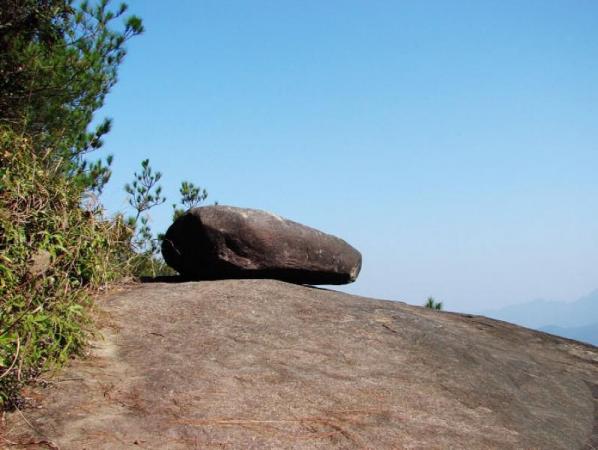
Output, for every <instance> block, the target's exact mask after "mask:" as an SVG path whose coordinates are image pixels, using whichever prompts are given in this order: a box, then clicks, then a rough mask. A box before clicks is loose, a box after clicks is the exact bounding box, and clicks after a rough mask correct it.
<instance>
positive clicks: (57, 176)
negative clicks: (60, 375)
mask: <svg viewBox="0 0 598 450" xmlns="http://www.w3.org/2000/svg"><path fill="white" fill-rule="evenodd" d="M51 155H52V152H51V151H47V152H46V153H45V154H42V155H40V154H38V153H37V152H36V151H35V150H34V148H33V146H32V143H31V140H30V139H28V138H25V137H20V136H15V135H14V133H12V132H11V131H7V130H0V167H2V169H1V170H0V298H1V299H2V303H1V304H0V330H1V331H0V366H1V367H2V369H3V370H2V371H1V372H0V403H1V404H2V405H3V406H5V407H10V406H14V405H15V402H17V398H18V397H17V392H18V391H17V388H18V387H19V386H20V385H21V384H22V383H24V382H27V381H28V380H31V379H32V378H34V377H36V376H37V375H38V374H39V373H40V371H42V370H46V369H50V368H53V367H56V366H58V365H60V364H62V363H63V362H64V361H65V360H66V358H67V357H68V356H69V355H70V354H71V353H76V352H78V351H79V350H80V349H81V348H82V345H83V344H84V342H85V340H86V338H87V337H88V335H89V332H90V327H89V326H88V325H89V316H88V312H87V310H88V308H87V307H88V306H89V293H90V292H93V291H97V290H99V289H102V288H103V287H104V286H106V285H107V283H109V282H111V281H114V280H116V279H119V278H120V277H122V276H123V275H126V274H127V273H128V270H129V269H128V268H129V266H130V265H129V261H130V259H131V257H132V254H131V246H130V240H131V229H130V228H129V227H127V226H126V225H125V223H124V222H123V220H122V219H119V218H116V219H114V220H106V219H105V218H103V217H102V214H101V210H100V209H99V208H93V207H92V206H89V207H87V208H85V207H82V205H81V198H82V194H83V191H82V188H81V185H80V184H79V183H78V182H77V180H76V179H74V178H69V177H65V176H63V174H62V173H61V172H60V170H54V169H55V168H56V167H55V164H56V163H55V162H52V161H49V159H51Z"/></svg>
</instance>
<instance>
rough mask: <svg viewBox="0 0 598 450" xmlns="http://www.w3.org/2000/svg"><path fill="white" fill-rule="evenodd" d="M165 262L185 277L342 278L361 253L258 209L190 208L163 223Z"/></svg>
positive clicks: (350, 276)
mask: <svg viewBox="0 0 598 450" xmlns="http://www.w3.org/2000/svg"><path fill="white" fill-rule="evenodd" d="M162 255H164V260H165V261H166V263H167V264H168V265H169V266H170V267H172V268H173V269H175V270H176V271H178V272H179V273H180V274H181V275H183V276H184V277H186V278H190V279H204V280H207V279H223V278H273V279H278V280H282V281H290V282H293V283H302V284H346V283H351V282H353V281H355V279H356V278H357V275H358V274H359V270H360V269H361V254H360V253H359V252H358V251H357V250H356V249H354V248H353V247H351V246H350V245H349V244H347V243H346V242H345V241H343V240H342V239H339V238H337V237H335V236H331V235H329V234H326V233H322V232H321V231H318V230H316V229H314V228H310V227H307V226H305V225H301V224H299V223H296V222H293V221H290V220H287V219H283V218H282V217H279V216H277V215H275V214H272V213H269V212H266V211H260V210H257V209H246V208H235V207H231V206H204V207H201V208H193V209H191V210H189V211H187V212H186V213H185V214H184V215H183V216H181V217H179V218H178V219H177V220H176V221H175V222H174V223H173V224H172V225H171V226H170V228H168V231H167V232H166V235H165V237H164V240H163V242H162Z"/></svg>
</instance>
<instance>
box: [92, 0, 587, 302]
mask: <svg viewBox="0 0 598 450" xmlns="http://www.w3.org/2000/svg"><path fill="white" fill-rule="evenodd" d="M127 3H129V5H130V12H131V13H135V14H138V15H139V16H141V18H142V19H143V21H144V25H145V28H146V32H145V34H144V35H143V36H142V37H140V38H137V39H135V40H134V41H133V42H131V43H130V45H129V46H128V48H129V54H128V56H127V58H126V60H125V63H124V65H123V66H122V69H121V72H120V76H119V83H118V84H117V85H116V87H115V88H114V90H113V92H112V93H111V94H110V95H109V97H108V99H107V104H106V106H105V108H104V109H103V110H102V111H101V113H100V114H99V115H98V118H100V117H101V116H103V115H106V116H109V117H112V118H113V119H114V127H113V131H112V132H111V133H110V135H109V136H108V137H107V138H106V144H105V149H104V150H102V154H114V156H115V161H114V170H113V172H114V173H113V177H112V180H111V182H110V183H109V185H108V186H107V188H106V190H105V193H104V196H103V201H104V203H105V204H106V206H107V208H108V211H109V212H110V213H114V212H115V211H117V210H125V209H126V201H125V194H124V191H123V185H124V184H125V183H126V182H128V181H130V179H131V178H132V174H133V172H134V171H135V170H138V167H139V163H140V161H141V160H142V159H144V158H149V159H150V160H151V163H152V166H153V167H154V168H155V169H157V170H160V171H162V172H163V173H164V178H163V180H162V186H163V187H164V191H165V194H166V196H167V197H168V201H167V202H166V204H165V205H163V206H162V207H161V208H160V209H157V210H155V211H152V224H153V229H154V231H155V232H163V231H165V229H166V227H167V226H168V225H169V223H170V218H171V207H170V205H171V203H173V202H175V201H177V200H178V195H177V191H178V186H179V183H180V182H181V181H183V180H188V181H192V182H194V183H196V184H199V185H200V186H202V187H205V188H207V190H208V191H209V193H210V196H209V198H208V203H213V202H214V201H215V200H217V201H219V202H220V203H221V204H230V205H235V206H242V207H251V208H258V209H265V210H269V211H272V212H275V213H277V214H280V215H282V216H285V217H287V218H289V219H292V220H295V221H298V222H301V223H304V224H306V225H309V226H312V227H315V228H318V229H321V230H322V231H325V232H329V233H332V234H335V235H337V236H339V237H341V238H343V239H345V240H346V241H348V242H349V243H350V244H352V245H353V246H355V247H356V248H357V249H359V250H360V251H361V252H362V254H363V270H362V273H361V275H360V277H359V279H358V280H357V282H356V283H355V284H353V285H351V286H347V287H343V288H341V289H342V290H346V291H348V292H351V293H356V294H360V295H365V296H371V297H378V298H386V299H396V300H402V301H406V302H408V303H414V304H422V303H424V301H425V299H426V298H427V297H428V296H434V297H435V298H436V299H438V300H440V301H443V302H444V304H445V305H446V307H447V309H449V310H460V311H479V310H482V309H492V308H500V307H502V306H504V305H507V304H516V303H521V302H527V301H531V300H533V299H537V298H546V299H562V300H568V301H572V300H575V299H577V298H579V297H582V296H584V295H587V294H588V293H590V292H592V291H594V290H595V289H597V288H598V183H597V182H596V168H597V167H598V128H597V127H596V123H598V101H597V100H598V59H597V58H596V55H598V3H593V2H587V1H551V2H545V1H529V2H525V3H521V2H515V1H505V2H500V3H496V2H488V1H481V2H468V1H455V2H450V3H449V2H440V1H431V2H415V3H414V2H409V3H407V2H390V1H372V2H357V1H343V2H335V1H333V2H319V1H306V2H268V1H253V2H223V1H200V2H196V1H181V2H176V4H166V3H164V2H158V1H153V0H143V1H142V0H129V1H128V2H127Z"/></svg>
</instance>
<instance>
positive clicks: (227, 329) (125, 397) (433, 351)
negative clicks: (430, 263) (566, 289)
mask: <svg viewBox="0 0 598 450" xmlns="http://www.w3.org/2000/svg"><path fill="white" fill-rule="evenodd" d="M98 306H99V307H101V308H102V309H103V314H102V316H101V317H103V320H102V322H103V323H104V324H105V328H104V329H103V330H102V332H103V334H104V339H102V340H99V341H98V342H96V343H94V345H93V347H92V348H93V353H92V355H91V356H90V357H89V358H86V359H83V360H79V361H74V362H72V363H71V364H70V365H69V367H68V368H67V369H66V370H64V371H63V372H62V373H59V374H58V375H57V376H55V377H54V378H51V379H49V380H48V382H47V383H46V386H47V387H45V388H40V389H36V390H33V391H31V390H30V391H28V394H27V396H28V397H29V398H30V399H32V400H30V402H33V404H32V406H33V407H32V408H29V409H25V410H23V411H21V412H15V413H14V414H7V415H6V421H5V422H3V424H4V426H5V428H4V430H5V434H4V435H3V434H2V431H1V430H0V448H1V447H2V445H3V444H7V445H8V444H9V443H10V448H17V449H18V448H23V449H25V448H27V449H32V448H44V449H46V448H60V449H62V450H71V449H77V450H79V449H83V448H87V449H102V450H112V449H113V450H117V449H118V450H121V449H135V448H143V449H170V450H182V449H194V448H199V449H211V448H223V449H295V450H297V449H299V450H301V449H354V448H355V449H376V450H385V449H403V448H405V449H472V450H475V449H486V450H487V449H547V450H559V449H567V450H571V449H591V448H598V447H597V446H598V409H597V406H598V349H597V348H596V347H592V346H590V345H584V344H581V343H579V342H575V341H570V340H567V339H562V338H558V337H555V336H551V335H547V334H544V333H541V332H537V331H532V330H528V329H525V328H521V327H518V326H515V325H511V324H508V323H505V322H499V321H495V320H490V319H486V318H484V317H479V316H468V315H462V314H452V313H446V312H441V311H432V310H428V309H425V308H420V307H414V306H409V305H405V304H404V303H399V302H390V301H380V300H372V299H368V298H362V297H356V296H352V295H347V294H343V293H339V292H334V291H329V290H324V289H316V288H311V287H305V286H298V285H293V284H288V283H282V282H280V281H273V280H221V281H205V282H200V283H180V284H175V283H168V284H167V283H154V284H145V285H142V286H140V287H136V288H132V289H130V290H129V291H126V292H121V293H117V294H112V296H111V297H110V298H107V299H103V300H102V301H101V302H98ZM23 417H25V418H26V420H27V421H28V423H27V422H26V421H25V419H24V418H23ZM1 426H2V424H0V427H1ZM3 436H4V437H5V439H6V441H2V440H1V438H2V437H3ZM34 442H38V443H41V444H39V445H38V446H37V447H36V446H35V445H31V444H32V443H34ZM15 443H23V444H30V445H27V446H23V447H19V446H17V445H14V444H15Z"/></svg>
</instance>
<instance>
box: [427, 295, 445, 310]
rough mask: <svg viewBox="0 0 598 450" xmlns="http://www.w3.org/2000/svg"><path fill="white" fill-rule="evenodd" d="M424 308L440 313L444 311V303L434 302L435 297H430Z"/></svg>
mask: <svg viewBox="0 0 598 450" xmlns="http://www.w3.org/2000/svg"><path fill="white" fill-rule="evenodd" d="M424 306H425V307H426V308H429V309H434V310H437V311H440V310H441V309H442V302H437V301H436V300H434V297H428V300H427V301H426V304H425V305H424Z"/></svg>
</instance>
